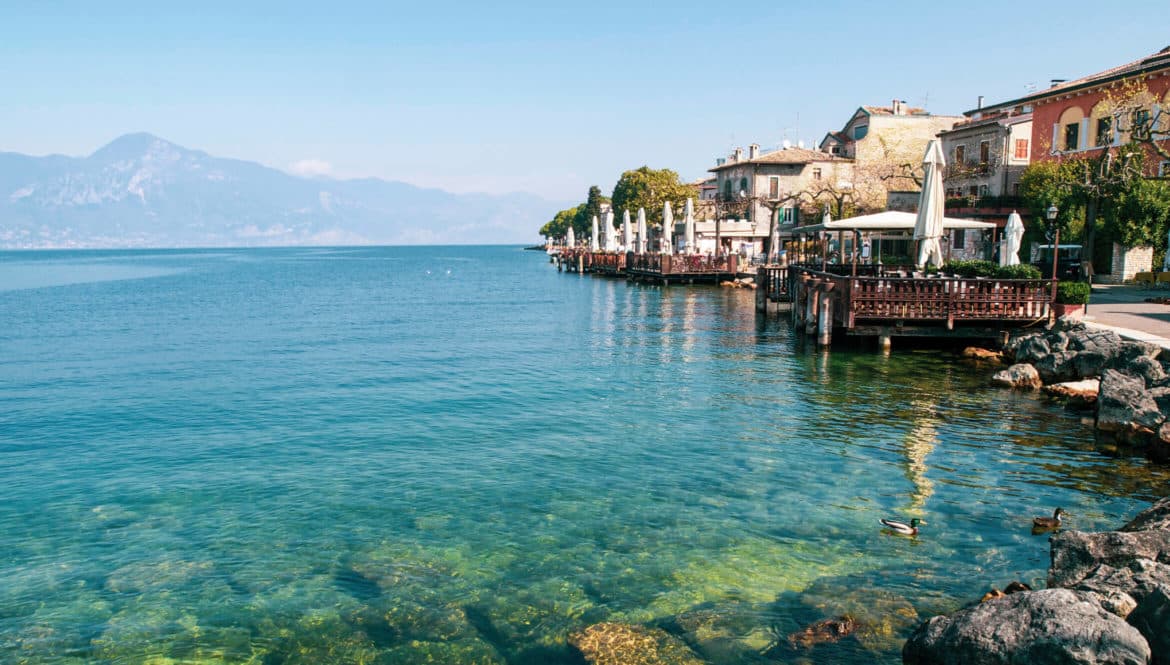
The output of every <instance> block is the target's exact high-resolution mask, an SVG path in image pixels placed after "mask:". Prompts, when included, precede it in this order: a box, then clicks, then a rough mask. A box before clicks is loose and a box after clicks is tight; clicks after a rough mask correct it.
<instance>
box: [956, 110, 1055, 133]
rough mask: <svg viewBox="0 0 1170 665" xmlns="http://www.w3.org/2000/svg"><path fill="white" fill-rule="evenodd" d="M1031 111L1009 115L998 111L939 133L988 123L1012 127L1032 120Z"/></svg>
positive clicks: (957, 124)
mask: <svg viewBox="0 0 1170 665" xmlns="http://www.w3.org/2000/svg"><path fill="white" fill-rule="evenodd" d="M1031 121H1032V114H1031V113H1017V114H1016V115H1008V114H1006V113H997V114H994V115H992V116H990V117H986V118H980V119H978V120H968V121H966V122H959V123H955V126H954V127H952V128H950V129H944V130H942V131H941V132H939V135H940V136H941V135H943V134H949V133H951V132H958V131H962V130H964V129H974V128H976V127H985V126H987V125H1002V126H1004V127H1011V126H1012V125H1018V124H1020V123H1021V122H1031Z"/></svg>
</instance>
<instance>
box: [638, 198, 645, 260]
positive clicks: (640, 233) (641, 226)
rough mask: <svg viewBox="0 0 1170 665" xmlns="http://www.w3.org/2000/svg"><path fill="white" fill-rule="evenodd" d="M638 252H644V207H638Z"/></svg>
mask: <svg viewBox="0 0 1170 665" xmlns="http://www.w3.org/2000/svg"><path fill="white" fill-rule="evenodd" d="M638 253H639V254H645V253H646V209H645V208H638Z"/></svg>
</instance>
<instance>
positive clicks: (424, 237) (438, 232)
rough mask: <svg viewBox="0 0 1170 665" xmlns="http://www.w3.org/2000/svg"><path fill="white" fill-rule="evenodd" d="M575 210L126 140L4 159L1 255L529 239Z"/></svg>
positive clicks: (154, 140)
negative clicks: (87, 149) (314, 173)
mask: <svg viewBox="0 0 1170 665" xmlns="http://www.w3.org/2000/svg"><path fill="white" fill-rule="evenodd" d="M565 207H568V205H567V204H561V203H557V202H550V201H545V200H543V199H540V198H538V197H536V196H532V195H528V194H505V195H499V196H496V195H488V194H452V193H449V192H445V191H442V190H438V189H423V188H420V187H415V186H413V185H408V184H406V183H402V182H388V181H385V180H378V179H375V178H366V179H361V180H332V179H326V178H302V177H297V176H294V175H289V174H287V173H284V172H283V171H278V170H276V169H271V168H268V167H266V166H262V165H260V164H256V163H254V162H245V161H240V160H235V159H223V158H219V157H213V156H211V155H208V154H207V153H205V152H200V151H198V150H188V149H187V148H183V147H180V146H177V145H175V144H173V143H170V142H169V141H165V140H163V139H160V138H158V137H156V136H152V135H150V134H127V135H125V136H122V137H119V138H118V139H115V140H114V141H113V142H111V143H110V144H109V145H106V146H105V147H103V148H101V149H99V150H98V151H97V152H95V153H93V154H92V155H90V156H89V157H65V156H61V155H51V156H48V157H30V156H28V155H21V154H17V153H3V152H0V248H7V249H14V248H49V247H193V246H198V247H224V246H256V245H354V244H392V245H399V244H449V243H456V244H467V243H484V244H489V243H491V244H498V243H523V242H529V241H531V240H532V239H534V238H535V237H536V230H537V229H539V228H540V226H541V225H542V224H544V223H545V222H546V221H548V220H549V219H551V218H552V216H553V214H555V213H556V211H557V210H559V209H561V208H565Z"/></svg>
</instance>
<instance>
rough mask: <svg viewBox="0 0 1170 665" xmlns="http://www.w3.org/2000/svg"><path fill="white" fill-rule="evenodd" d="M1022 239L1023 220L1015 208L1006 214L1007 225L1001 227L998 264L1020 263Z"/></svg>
mask: <svg viewBox="0 0 1170 665" xmlns="http://www.w3.org/2000/svg"><path fill="white" fill-rule="evenodd" d="M1023 239H1024V220H1022V219H1020V213H1018V212H1016V211H1015V210H1013V211H1012V214H1010V215H1008V220H1007V225H1005V226H1004V227H1003V238H1002V239H1000V247H999V265H1001V266H1015V265H1019V264H1020V241H1021V240H1023Z"/></svg>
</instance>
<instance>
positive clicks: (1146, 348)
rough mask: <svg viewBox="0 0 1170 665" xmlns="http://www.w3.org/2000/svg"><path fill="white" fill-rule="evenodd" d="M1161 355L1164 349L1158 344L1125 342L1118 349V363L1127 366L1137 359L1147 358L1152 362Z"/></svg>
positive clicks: (1134, 341)
mask: <svg viewBox="0 0 1170 665" xmlns="http://www.w3.org/2000/svg"><path fill="white" fill-rule="evenodd" d="M1161 355H1162V347H1160V346H1158V345H1157V344H1154V343H1152V342H1140V341H1136V340H1125V341H1123V342H1121V344H1120V346H1119V347H1118V349H1117V362H1118V363H1120V364H1122V365H1125V364H1126V363H1129V362H1132V361H1133V360H1134V359H1135V358H1140V357H1146V358H1149V359H1151V360H1156V359H1158V357H1159V356H1161Z"/></svg>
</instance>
